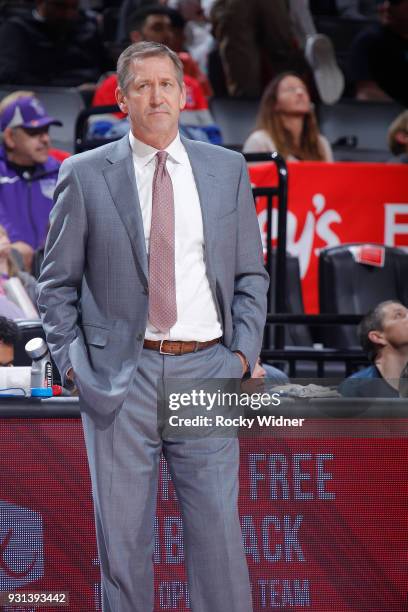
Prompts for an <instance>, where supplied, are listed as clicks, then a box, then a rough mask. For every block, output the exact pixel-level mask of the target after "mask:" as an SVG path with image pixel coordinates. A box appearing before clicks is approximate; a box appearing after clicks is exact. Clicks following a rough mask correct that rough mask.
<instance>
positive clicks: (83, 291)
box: [38, 136, 268, 414]
mask: <svg viewBox="0 0 408 612" xmlns="http://www.w3.org/2000/svg"><path fill="white" fill-rule="evenodd" d="M183 144H184V146H185V148H186V151H187V153H188V156H189V159H190V163H191V166H192V169H193V173H194V177H195V181H196V184H197V189H198V193H199V198H200V203H201V208H202V215H203V224H204V241H205V263H206V267H207V274H208V279H209V283H210V287H211V290H212V292H213V295H214V298H215V302H216V306H217V309H218V313H219V316H220V319H221V321H222V326H223V331H224V343H225V344H226V346H227V347H229V348H230V349H231V350H234V351H235V350H240V351H242V352H243V353H244V354H245V355H246V356H247V358H248V360H249V362H250V365H251V368H253V366H254V363H255V360H256V357H257V355H258V353H259V350H260V347H261V340H262V333H263V329H264V324H265V316H266V292H267V287H268V277H267V274H266V272H265V270H264V266H263V258H262V249H261V241H260V232H259V227H258V222H257V218H256V215H255V209H254V205H253V198H252V193H251V188H250V184H249V181H248V174H247V169H246V164H245V160H244V158H243V157H242V156H241V155H240V154H238V153H235V152H232V151H228V150H226V149H223V148H221V147H216V146H212V145H207V144H204V143H199V142H193V141H189V140H185V139H183ZM38 307H39V311H40V314H41V317H42V321H43V325H44V329H45V332H46V336H47V342H48V345H49V347H50V350H51V352H52V355H53V357H54V359H55V362H56V364H57V366H58V368H59V370H60V372H61V376H62V377H63V380H64V378H65V374H66V372H67V370H68V369H69V367H70V366H71V365H72V367H73V369H74V373H75V380H76V384H77V386H78V388H79V391H80V394H81V397H82V400H85V402H86V404H88V405H89V406H92V407H93V408H94V409H95V410H98V411H100V412H102V413H105V414H107V413H109V412H111V411H112V410H115V409H116V408H117V407H118V406H119V405H120V404H121V403H122V402H123V400H124V398H125V397H126V394H127V391H128V388H129V385H130V382H131V380H132V377H133V375H134V372H135V369H136V367H137V362H138V357H139V354H140V351H141V349H142V346H143V339H144V334H145V329H146V322H147V315H148V262H147V254H146V248H145V240H144V232H143V222H142V215H141V210H140V205H139V201H138V194H137V188H136V180H135V173H134V168H133V160H132V152H131V148H130V144H129V139H128V136H125V137H124V138H123V139H122V140H120V141H117V142H115V143H111V144H108V145H105V146H102V147H100V148H98V149H95V150H92V151H87V152H86V153H82V154H80V155H75V156H74V157H71V158H68V159H67V160H66V161H64V163H63V164H62V166H61V169H60V174H59V180H58V184H57V187H56V191H55V205H54V208H53V210H52V213H51V227H50V231H49V235H48V239H47V244H46V249H45V257H44V262H43V266H42V270H41V275H40V278H39V282H38Z"/></svg>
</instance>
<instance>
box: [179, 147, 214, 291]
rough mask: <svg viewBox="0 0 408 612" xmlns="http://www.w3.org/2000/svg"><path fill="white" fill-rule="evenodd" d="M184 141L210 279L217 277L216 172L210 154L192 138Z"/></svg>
mask: <svg viewBox="0 0 408 612" xmlns="http://www.w3.org/2000/svg"><path fill="white" fill-rule="evenodd" d="M181 140H182V143H183V145H184V147H185V149H186V151H187V155H188V157H189V159H190V163H191V168H192V170H193V175H194V180H195V182H196V185H197V191H198V197H199V199H200V206H201V214H202V218H203V228H204V244H205V251H206V262H207V273H208V275H209V277H210V280H211V279H213V278H215V275H214V274H213V261H212V255H213V253H214V248H213V247H214V240H215V234H216V232H215V230H216V227H217V222H216V220H217V217H218V199H217V197H214V188H216V185H215V178H216V174H215V172H214V170H213V164H212V161H211V158H210V156H209V155H206V154H205V153H204V152H203V150H202V149H201V148H199V147H197V146H195V143H194V142H192V141H191V140H187V139H185V138H182V139H181Z"/></svg>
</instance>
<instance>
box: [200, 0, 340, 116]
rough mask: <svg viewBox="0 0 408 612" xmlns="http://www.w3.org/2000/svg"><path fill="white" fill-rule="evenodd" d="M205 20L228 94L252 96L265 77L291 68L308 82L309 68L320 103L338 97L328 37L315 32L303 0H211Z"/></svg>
mask: <svg viewBox="0 0 408 612" xmlns="http://www.w3.org/2000/svg"><path fill="white" fill-rule="evenodd" d="M206 10H208V7H207V8H206ZM211 19H212V22H213V25H214V35H215V38H216V39H217V41H218V44H219V50H220V55H221V59H222V63H223V67H224V72H225V76H226V81H227V89H228V93H229V95H230V96H234V97H247V98H255V97H258V96H259V95H261V94H262V92H263V90H264V87H265V85H266V84H267V83H268V81H269V80H270V79H271V78H273V77H275V76H277V75H278V74H279V73H281V72H283V71H286V70H295V71H296V72H298V73H299V74H301V75H302V77H303V78H305V79H307V80H309V81H310V84H311V85H312V84H313V78H312V72H313V76H314V84H315V86H316V88H317V91H318V93H319V97H320V99H321V100H322V101H323V102H325V103H326V104H334V102H336V101H337V100H338V99H339V98H340V96H341V94H342V92H343V89H344V77H343V74H342V72H341V71H340V69H339V67H338V65H337V62H336V57H335V52H334V47H333V45H332V43H331V41H330V39H329V38H328V37H327V36H325V35H323V34H318V33H317V31H316V28H315V25H314V21H313V18H312V15H311V12H310V9H309V1H308V0H274V2H271V1H270V0H259V1H257V2H248V0H215V2H214V4H213V6H212V8H211Z"/></svg>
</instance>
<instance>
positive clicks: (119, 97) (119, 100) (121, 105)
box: [115, 87, 128, 115]
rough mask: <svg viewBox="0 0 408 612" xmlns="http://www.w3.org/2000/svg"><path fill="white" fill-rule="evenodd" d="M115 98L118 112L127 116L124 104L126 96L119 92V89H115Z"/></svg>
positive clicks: (126, 108)
mask: <svg viewBox="0 0 408 612" xmlns="http://www.w3.org/2000/svg"><path fill="white" fill-rule="evenodd" d="M115 98H116V102H117V103H118V106H119V108H120V110H121V111H122V113H125V115H127V114H128V107H127V104H126V96H125V94H124V93H123V91H122V90H121V88H120V87H117V88H116V89H115Z"/></svg>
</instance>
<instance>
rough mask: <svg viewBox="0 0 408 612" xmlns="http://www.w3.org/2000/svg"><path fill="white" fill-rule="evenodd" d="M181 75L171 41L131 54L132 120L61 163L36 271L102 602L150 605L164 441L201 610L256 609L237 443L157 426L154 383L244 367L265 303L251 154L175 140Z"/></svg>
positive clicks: (109, 608)
mask: <svg viewBox="0 0 408 612" xmlns="http://www.w3.org/2000/svg"><path fill="white" fill-rule="evenodd" d="M182 77H183V73H182V65H181V64H180V61H179V59H178V57H177V55H175V54H174V53H173V52H172V51H170V50H169V49H168V48H167V47H165V46H164V45H160V44H158V43H147V42H143V43H137V44H135V45H132V46H130V47H128V49H126V50H125V51H124V52H123V53H122V55H121V57H120V58H119V61H118V80H119V88H118V91H117V98H118V103H119V106H120V108H121V110H122V111H123V112H125V113H127V114H128V115H129V119H130V125H131V131H130V133H129V135H128V136H126V137H125V138H123V139H122V140H120V141H118V142H115V143H113V144H109V145H106V146H104V147H101V148H99V149H96V150H93V151H88V152H86V153H82V154H80V155H77V156H74V157H72V158H69V159H68V160H66V161H65V162H64V163H63V165H62V167H61V171H60V177H59V182H58V185H57V188H56V192H55V206H54V209H53V211H52V214H51V227H50V233H49V237H48V241H47V245H46V252H45V259H44V264H43V268H42V272H41V276H40V279H39V301H38V303H39V309H40V312H41V315H42V320H43V324H44V328H45V331H46V334H47V341H48V344H49V347H50V349H51V351H52V354H53V356H54V359H55V361H56V363H57V365H58V367H59V369H60V371H61V373H62V376H63V377H64V381H65V382H66V383H67V382H68V383H69V381H72V382H75V385H76V386H77V388H78V391H79V396H80V406H81V414H82V420H83V426H84V433H85V441H86V447H87V453H88V460H89V466H90V472H91V479H92V489H93V497H94V506H95V516H96V530H97V540H98V550H99V557H100V562H101V570H102V599H103V609H104V611H105V612H151V611H152V609H153V566H152V553H153V544H154V530H153V519H154V515H155V511H156V506H155V504H156V491H157V478H158V468H159V459H160V454H161V452H162V451H163V454H164V456H165V458H166V460H167V463H168V466H169V470H170V473H171V476H172V479H173V482H174V485H175V488H176V493H177V497H178V500H179V502H180V507H181V512H182V516H183V529H184V543H185V560H186V567H187V573H188V581H189V588H190V595H191V602H192V609H193V610H194V611H195V612H249V611H250V610H252V603H251V593H250V587H249V579H248V570H247V565H246V560H245V554H244V551H243V545H242V535H241V530H240V524H239V517H238V511H237V499H238V465H239V447H238V440H237V439H236V438H220V437H212V438H206V437H204V438H201V439H177V440H175V439H173V440H167V439H163V436H161V434H160V431H158V426H157V411H156V404H157V398H156V395H157V381H158V380H159V379H163V378H204V379H209V378H241V377H242V376H243V374H244V373H245V371H247V370H252V369H253V368H254V365H255V362H256V359H257V357H258V354H259V350H260V346H261V339H262V333H263V327H264V323H265V314H266V292H267V286H268V279H267V275H266V273H265V271H264V267H263V258H262V250H261V242H260V234H259V228H258V223H257V219H256V215H255V211H254V205H253V199H252V193H251V189H250V185H249V181H248V175H247V170H246V165H245V161H244V159H243V157H242V156H241V155H239V154H237V153H235V152H232V151H227V150H224V149H222V148H221V147H215V146H212V145H207V144H204V143H199V142H191V141H188V140H185V139H180V137H179V134H178V117H179V113H180V109H181V108H183V105H184V102H185V90H184V85H183V78H182ZM163 270H164V271H165V274H164V275H163Z"/></svg>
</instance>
